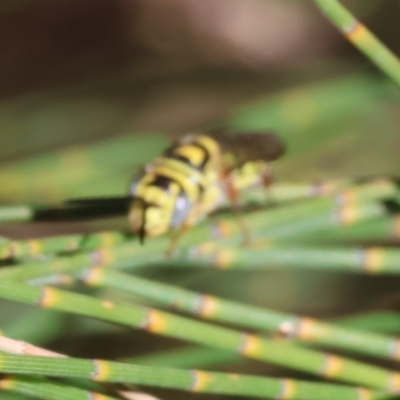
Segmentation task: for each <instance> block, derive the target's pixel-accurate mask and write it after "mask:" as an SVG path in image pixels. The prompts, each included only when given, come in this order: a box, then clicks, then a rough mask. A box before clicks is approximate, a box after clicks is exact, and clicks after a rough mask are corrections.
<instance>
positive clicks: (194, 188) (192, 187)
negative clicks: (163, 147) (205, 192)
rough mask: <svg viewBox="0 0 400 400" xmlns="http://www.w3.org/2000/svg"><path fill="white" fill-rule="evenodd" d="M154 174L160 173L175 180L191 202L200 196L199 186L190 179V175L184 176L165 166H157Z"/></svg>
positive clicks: (194, 201)
mask: <svg viewBox="0 0 400 400" xmlns="http://www.w3.org/2000/svg"><path fill="white" fill-rule="evenodd" d="M154 174H155V175H162V176H165V177H167V178H170V179H171V180H173V181H175V182H177V183H178V184H179V185H180V186H181V187H182V188H183V190H184V191H185V193H186V194H187V195H188V197H189V200H190V201H192V202H193V203H196V202H197V201H198V199H199V197H200V189H199V186H198V185H197V184H196V183H195V182H194V181H192V180H191V179H190V176H186V175H184V174H182V173H179V172H176V171H174V170H171V169H170V168H168V167H167V166H165V167H161V166H160V167H157V168H156V169H155V170H154Z"/></svg>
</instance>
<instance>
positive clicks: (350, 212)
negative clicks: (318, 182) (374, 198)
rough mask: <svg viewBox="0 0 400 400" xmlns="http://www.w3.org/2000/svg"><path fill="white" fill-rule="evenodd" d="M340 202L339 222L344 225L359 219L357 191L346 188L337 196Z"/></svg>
mask: <svg viewBox="0 0 400 400" xmlns="http://www.w3.org/2000/svg"><path fill="white" fill-rule="evenodd" d="M337 199H338V201H339V202H340V203H339V222H340V224H343V225H348V224H351V223H353V222H354V221H355V220H356V219H357V206H356V193H355V192H354V191H353V190H345V191H343V192H341V193H340V194H339V195H338V197H337Z"/></svg>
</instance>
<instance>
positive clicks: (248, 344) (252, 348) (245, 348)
mask: <svg viewBox="0 0 400 400" xmlns="http://www.w3.org/2000/svg"><path fill="white" fill-rule="evenodd" d="M242 340H243V343H242V344H241V345H240V349H239V352H240V354H243V355H245V356H253V355H257V354H259V353H260V349H261V341H260V339H259V338H258V337H257V336H255V335H250V334H249V333H245V334H244V335H242Z"/></svg>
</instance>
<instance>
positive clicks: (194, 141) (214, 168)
mask: <svg viewBox="0 0 400 400" xmlns="http://www.w3.org/2000/svg"><path fill="white" fill-rule="evenodd" d="M284 151H285V146H284V143H283V141H282V140H281V139H280V138H279V137H278V136H277V135H276V134H274V133H272V132H243V133H235V134H230V133H228V132H216V133H211V134H206V133H204V134H203V133H191V134H188V135H186V136H184V137H182V138H180V139H179V140H177V141H175V142H173V143H172V144H171V145H170V147H168V148H167V149H166V150H165V151H164V152H163V153H162V154H161V155H160V156H159V157H158V158H156V159H155V160H154V161H153V162H151V163H149V164H147V165H145V166H144V167H143V168H142V169H141V170H140V171H139V173H138V174H137V175H136V176H135V177H134V179H133V180H132V181H131V183H130V186H129V192H128V195H127V196H124V197H111V198H87V199H72V200H68V201H67V202H66V203H67V204H68V205H69V206H72V207H73V208H74V209H75V210H80V212H81V213H83V214H85V212H86V211H85V210H88V212H89V214H93V213H91V212H90V211H91V210H92V211H93V210H95V209H97V210H99V209H100V210H103V211H104V210H107V209H109V210H111V209H113V210H120V211H121V212H126V213H127V215H128V221H129V225H130V228H131V229H132V231H133V232H135V233H136V234H137V235H138V237H139V240H140V242H141V243H143V242H144V240H145V238H147V237H151V236H158V235H161V234H164V233H167V232H171V231H172V232H173V235H172V238H171V243H170V246H169V249H168V250H167V254H170V253H171V252H172V251H173V249H174V248H175V246H176V243H177V242H178V239H179V238H180V237H181V236H182V235H183V234H184V233H185V232H186V231H187V230H188V229H189V228H190V227H191V226H193V225H194V224H196V223H198V222H199V221H200V220H202V219H204V218H205V217H207V216H208V215H209V214H210V213H211V212H212V211H214V210H216V209H217V208H219V207H220V206H221V205H222V204H223V203H225V202H226V200H228V201H229V202H230V204H231V205H232V208H233V210H234V212H235V215H236V216H237V218H238V222H239V224H240V226H241V228H242V230H243V232H244V237H245V241H248V231H247V229H246V227H245V224H244V221H243V219H242V218H241V216H240V213H239V211H238V194H239V193H240V191H242V190H244V189H246V188H249V187H252V186H256V185H260V184H262V185H264V186H265V187H268V186H269V185H270V184H271V182H272V174H271V169H270V165H269V163H270V162H271V161H273V160H276V159H277V158H279V157H280V156H282V155H283V153H284ZM93 212H94V213H95V211H93Z"/></svg>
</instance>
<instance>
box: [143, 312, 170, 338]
mask: <svg viewBox="0 0 400 400" xmlns="http://www.w3.org/2000/svg"><path fill="white" fill-rule="evenodd" d="M166 327H167V321H166V318H165V316H164V315H162V314H161V313H160V312H158V311H156V310H153V309H150V310H148V315H147V323H146V326H145V327H144V328H145V329H146V331H148V332H153V333H162V332H165V331H166Z"/></svg>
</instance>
